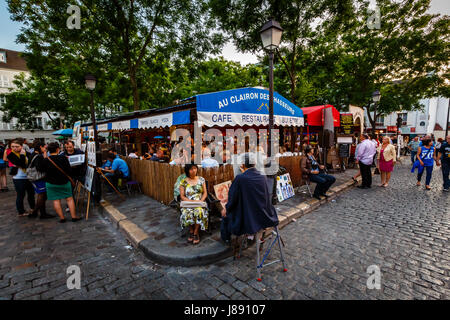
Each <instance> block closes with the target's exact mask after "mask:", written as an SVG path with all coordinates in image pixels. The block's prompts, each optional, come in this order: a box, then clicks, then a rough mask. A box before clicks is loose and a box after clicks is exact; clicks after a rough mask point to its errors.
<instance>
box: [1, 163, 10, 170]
mask: <svg viewBox="0 0 450 320" xmlns="http://www.w3.org/2000/svg"><path fill="white" fill-rule="evenodd" d="M7 167H8V165H7V164H6V163H4V162H3V163H0V170H3V169H6V168H7Z"/></svg>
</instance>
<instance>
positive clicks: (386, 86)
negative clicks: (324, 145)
mask: <svg viewBox="0 0 450 320" xmlns="http://www.w3.org/2000/svg"><path fill="white" fill-rule="evenodd" d="M377 5H378V7H379V8H380V12H381V25H380V28H379V29H377V28H374V29H370V28H369V27H368V24H367V21H368V19H369V17H370V16H371V15H372V14H373V13H371V12H370V10H368V8H369V2H368V1H358V6H357V7H358V11H357V12H358V14H355V15H353V18H352V19H350V20H348V21H347V23H346V25H345V27H344V28H341V29H340V32H339V34H336V37H335V36H334V35H332V34H331V36H330V34H329V33H327V32H326V31H329V30H330V28H329V26H327V25H326V24H325V25H324V26H323V29H322V30H320V32H321V34H322V37H321V38H320V39H318V41H317V45H316V46H315V48H314V51H315V52H314V54H313V63H311V64H310V67H309V68H308V72H309V75H310V76H309V77H310V78H312V79H313V82H314V83H315V84H316V85H320V84H322V86H323V85H324V84H325V86H326V90H325V91H324V92H323V97H322V98H323V100H327V101H334V103H335V104H337V105H349V104H353V105H360V106H363V107H365V108H366V110H367V114H368V118H369V121H370V123H371V124H372V127H374V123H375V119H376V116H377V115H379V114H389V113H391V112H393V111H397V110H401V109H402V110H412V109H417V108H420V104H419V100H420V99H421V98H425V97H431V96H435V95H442V94H444V95H445V94H446V93H445V92H446V91H447V92H448V85H446V84H445V83H446V81H448V72H447V71H446V69H445V68H446V66H447V65H448V61H449V52H450V51H449V48H450V47H449V42H448V40H449V30H450V28H449V22H450V20H449V18H448V16H440V15H433V14H427V13H426V11H427V9H428V8H429V6H430V0H416V1H407V2H401V3H400V2H395V1H389V0H378V1H377ZM446 79H447V80H446ZM446 88H447V89H446ZM377 89H378V90H380V91H381V94H382V97H381V101H380V103H379V105H378V106H377V115H375V116H372V115H371V113H370V112H372V111H374V105H373V103H371V96H372V92H373V91H375V90H377ZM447 94H448V93H447Z"/></svg>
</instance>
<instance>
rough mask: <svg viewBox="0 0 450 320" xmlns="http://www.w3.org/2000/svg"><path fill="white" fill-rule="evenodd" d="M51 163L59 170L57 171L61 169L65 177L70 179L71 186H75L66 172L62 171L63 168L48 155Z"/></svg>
mask: <svg viewBox="0 0 450 320" xmlns="http://www.w3.org/2000/svg"><path fill="white" fill-rule="evenodd" d="M47 159H48V160H49V161H50V162H51V163H53V165H54V166H55V167H56V168H57V169H58V170H59V171H61V172H62V173H63V174H64V175H65V176H66V177H67V179H69V180H70V183H71V184H72V187H73V188H75V182H74V181H73V179H72V178H71V177H70V176H69V175H68V174H67V173H65V172H64V170H63V169H61V168H60V167H59V166H58V165H57V164H56V163H55V162H54V161H53V160H52V159H51V158H50V157H48V158H47Z"/></svg>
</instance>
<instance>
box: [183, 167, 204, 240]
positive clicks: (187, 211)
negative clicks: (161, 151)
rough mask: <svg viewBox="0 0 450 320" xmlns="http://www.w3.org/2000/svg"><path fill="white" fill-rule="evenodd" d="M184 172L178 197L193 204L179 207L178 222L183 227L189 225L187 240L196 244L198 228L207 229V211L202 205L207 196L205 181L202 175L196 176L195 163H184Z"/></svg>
mask: <svg viewBox="0 0 450 320" xmlns="http://www.w3.org/2000/svg"><path fill="white" fill-rule="evenodd" d="M184 172H185V174H186V178H185V179H184V180H183V181H181V183H180V198H181V201H186V202H191V203H192V205H193V206H192V207H182V208H181V216H180V223H181V226H182V227H183V228H186V227H189V238H188V242H192V243H193V244H198V243H199V242H200V235H199V230H200V229H201V230H203V231H205V230H206V229H208V211H207V210H206V207H204V206H203V204H204V203H205V200H206V197H207V196H208V193H207V190H206V181H205V179H204V178H203V177H199V176H197V173H198V167H197V165H196V164H186V166H185V167H184ZM197 203H198V206H196V205H197Z"/></svg>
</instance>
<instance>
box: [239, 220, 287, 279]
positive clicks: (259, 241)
mask: <svg viewBox="0 0 450 320" xmlns="http://www.w3.org/2000/svg"><path fill="white" fill-rule="evenodd" d="M265 234H266V233H265V230H261V231H259V232H257V233H256V234H255V237H256V273H257V276H258V278H257V279H256V280H258V281H262V279H261V269H262V268H263V267H266V266H269V265H271V264H274V263H277V262H281V263H282V264H283V272H287V268H286V262H285V260H284V253H283V248H282V247H281V245H282V244H283V247H284V241H283V239H281V236H280V233H279V231H278V226H276V227H274V229H273V230H272V232H271V234H272V235H274V236H275V239H274V240H273V242H272V243H271V244H270V246H269V248H268V249H267V250H266V252H265V253H264V255H263V258H262V259H261V256H260V251H263V246H264V243H265V239H264V237H265ZM247 238H248V235H244V238H243V239H242V242H241V246H240V248H239V255H238V258H240V256H241V253H242V248H243V246H244V242H245V241H246V240H247ZM276 242H277V243H278V249H279V251H280V259H277V260H274V261H271V262H269V263H266V264H264V261H265V260H266V258H267V257H268V255H269V254H270V251H271V250H272V247H273V246H274V244H275V243H276Z"/></svg>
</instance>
